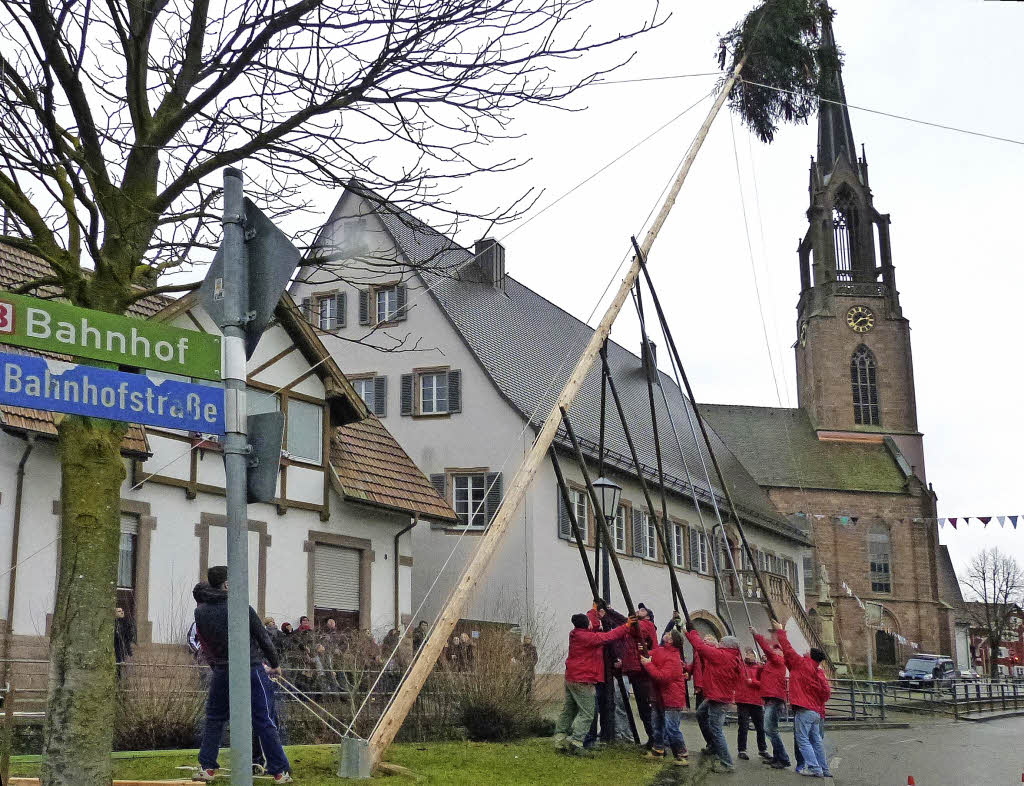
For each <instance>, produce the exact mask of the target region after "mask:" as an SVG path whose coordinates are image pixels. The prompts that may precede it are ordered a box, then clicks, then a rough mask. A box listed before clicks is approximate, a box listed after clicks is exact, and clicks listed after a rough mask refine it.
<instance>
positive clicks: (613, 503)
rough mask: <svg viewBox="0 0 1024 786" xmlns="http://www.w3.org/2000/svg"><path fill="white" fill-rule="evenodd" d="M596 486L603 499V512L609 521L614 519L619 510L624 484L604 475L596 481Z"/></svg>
mask: <svg viewBox="0 0 1024 786" xmlns="http://www.w3.org/2000/svg"><path fill="white" fill-rule="evenodd" d="M594 488H595V489H596V490H597V493H598V496H599V497H600V499H601V512H603V513H604V517H605V519H606V520H607V521H614V520H615V516H616V515H617V514H618V512H619V499H621V497H622V486H620V485H619V484H618V483H616V482H615V481H614V480H610V479H609V478H606V477H605V476H604V475H602V476H601V477H599V478H598V479H597V480H595V481H594Z"/></svg>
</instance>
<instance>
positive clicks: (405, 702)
mask: <svg viewBox="0 0 1024 786" xmlns="http://www.w3.org/2000/svg"><path fill="white" fill-rule="evenodd" d="M745 62H746V57H743V58H742V59H741V60H739V62H737V63H736V66H735V68H733V70H732V72H731V73H730V74H729V76H728V78H727V79H726V80H725V82H724V83H723V84H722V89H721V90H720V91H719V93H718V97H717V98H716V99H715V103H714V105H713V106H712V107H711V110H710V111H709V112H708V116H707V117H706V118H705V119H704V122H703V124H702V125H701V127H700V130H699V131H698V132H697V136H696V137H695V138H694V140H693V142H692V143H691V144H690V148H689V150H688V151H687V153H686V158H684V159H683V164H682V168H681V169H680V170H679V174H678V175H677V176H676V178H675V180H674V181H673V183H672V187H671V188H670V189H669V192H668V194H667V195H666V196H665V201H664V202H663V203H662V205H661V209H660V210H659V211H658V215H657V216H656V217H655V219H654V223H652V224H651V227H650V229H648V230H647V234H646V235H645V236H644V242H643V244H642V245H641V247H640V251H641V254H642V256H643V257H644V258H647V257H648V256H649V255H650V251H651V247H652V246H653V245H654V241H655V240H656V239H657V237H658V234H659V233H660V232H661V228H662V226H664V224H665V220H666V219H667V218H668V214H669V213H670V212H671V211H672V207H673V206H674V205H675V203H676V199H677V198H678V196H679V192H680V190H681V189H682V187H683V183H684V182H685V181H686V176H687V175H688V174H689V172H690V168H691V167H692V166H693V162H694V160H695V159H696V157H697V153H698V152H699V151H700V148H701V145H703V144H704V140H705V138H706V137H707V135H708V131H709V130H710V128H711V124H712V123H713V122H714V120H715V117H717V116H718V113H719V111H720V110H721V108H722V105H723V104H725V101H726V99H727V97H728V96H729V93H730V91H731V90H732V88H733V85H734V84H735V83H736V80H737V79H738V78H739V75H740V71H741V70H742V69H743V64H744V63H745ZM639 274H640V257H639V256H634V257H633V261H632V264H631V265H630V267H629V271H628V272H627V273H626V276H625V278H623V279H622V283H621V284H619V289H618V291H617V292H616V293H615V298H614V299H613V300H612V302H611V305H609V306H608V310H607V311H606V312H605V314H604V316H603V317H602V319H601V322H600V323H599V324H598V326H597V328H596V329H595V330H594V333H593V335H592V336H591V337H590V342H589V343H588V344H587V347H586V349H585V350H584V351H583V354H582V355H581V356H580V359H579V361H578V362H577V363H576V367H575V368H574V369H573V371H572V374H571V375H570V376H569V379H568V381H567V382H566V383H565V387H564V388H562V392H561V393H560V394H559V396H558V400H557V401H556V402H555V405H554V407H552V409H551V411H550V412H549V413H548V416H547V418H546V419H545V420H544V424H543V425H542V426H541V428H540V431H539V432H538V434H537V439H536V440H535V441H534V443H533V447H532V448H530V452H529V453H528V454H527V456H526V458H525V459H524V460H523V463H522V465H521V466H520V467H519V470H518V472H516V474H515V477H514V478H513V479H512V483H511V485H510V486H509V489H508V493H507V494H506V495H505V499H504V500H503V501H502V503H501V505H500V506H499V507H498V510H497V512H496V513H495V516H494V519H493V521H492V522H491V525H490V527H488V528H487V531H486V532H485V533H484V535H483V537H482V538H481V541H480V545H479V547H478V548H477V551H476V553H475V554H474V555H473V558H472V560H471V561H470V563H469V564H468V565H467V566H466V569H465V570H464V571H463V573H462V576H461V577H460V578H459V582H458V584H457V585H456V587H455V589H454V591H453V592H452V594H451V597H450V599H449V601H448V604H447V605H446V606H445V608H444V610H443V611H442V612H441V616H440V617H439V618H438V620H437V623H436V624H435V625H434V628H433V629H432V630H431V632H430V634H429V635H428V636H427V638H426V640H425V641H424V642H423V644H422V646H421V647H420V650H419V654H418V657H417V658H416V661H415V663H414V664H413V666H412V669H411V670H410V671H409V673H408V675H407V676H406V678H405V680H403V682H402V684H401V685H400V686H399V688H398V691H397V693H396V694H395V697H394V700H393V701H392V702H391V705H390V706H389V707H388V709H387V710H386V711H385V712H384V714H383V715H382V716H381V718H380V720H379V721H378V723H377V725H376V727H375V728H374V730H373V733H372V734H371V735H370V737H369V740H368V744H369V755H370V761H371V763H372V765H376V764H377V763H378V762H379V761H380V760H381V757H382V756H383V754H384V751H385V750H387V748H388V746H389V745H390V744H391V743H392V741H393V740H394V739H395V735H396V734H398V730H399V729H400V728H401V727H402V723H403V722H404V721H405V718H406V716H407V715H408V714H409V711H410V710H411V709H412V705H413V704H414V703H415V701H416V697H417V696H419V693H420V691H421V690H422V689H423V685H424V684H425V683H426V681H427V677H428V676H429V675H430V672H431V671H432V670H433V668H434V664H435V663H436V662H437V659H438V658H439V657H440V655H441V651H442V650H443V648H444V645H445V642H446V641H447V640H448V638H449V637H450V636H451V634H452V631H454V630H455V625H456V624H457V623H458V621H459V619H460V617H461V616H462V612H463V611H464V609H465V608H466V604H467V603H468V602H469V599H470V596H471V593H472V590H473V587H474V586H475V585H476V583H477V581H478V580H479V579H480V577H481V576H482V575H483V573H484V570H486V568H487V565H488V564H489V563H490V561H491V558H492V557H493V556H494V553H495V552H496V551H497V549H498V546H499V545H500V544H501V541H502V539H503V538H504V537H505V533H506V532H508V529H509V526H510V525H511V523H512V520H513V517H514V516H515V514H516V511H517V510H518V509H519V506H520V504H521V503H522V501H523V498H524V497H525V496H526V492H527V490H528V489H529V487H530V484H531V483H532V482H533V478H534V476H535V475H536V474H537V470H538V469H540V466H541V463H542V462H543V461H544V457H545V455H546V453H547V451H548V448H549V447H550V446H551V443H552V442H553V441H554V439H555V434H556V433H557V431H558V426H559V423H560V422H561V419H562V409H563V408H564V409H565V410H568V409H569V406H570V405H571V404H572V402H573V399H575V398H576V394H577V393H579V390H580V387H581V386H582V385H583V381H584V379H586V376H587V373H588V372H589V371H590V367H591V366H592V365H593V363H594V361H595V360H596V359H597V356H598V353H599V352H600V350H601V347H602V346H603V345H604V342H605V340H606V339H607V338H608V334H609V333H610V332H611V328H612V324H613V323H614V322H615V319H616V317H618V315H619V311H620V310H621V309H622V305H623V304H624V303H625V302H626V298H627V297H628V296H629V291H630V289H631V288H632V287H633V284H634V283H635V282H636V280H637V277H638V275H639Z"/></svg>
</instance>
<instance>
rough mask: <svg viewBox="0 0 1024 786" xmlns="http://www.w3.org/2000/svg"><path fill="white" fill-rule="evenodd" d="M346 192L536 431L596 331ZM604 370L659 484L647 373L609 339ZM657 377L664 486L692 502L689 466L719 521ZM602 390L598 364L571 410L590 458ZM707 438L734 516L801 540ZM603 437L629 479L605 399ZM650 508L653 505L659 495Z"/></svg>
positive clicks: (674, 402) (683, 421) (670, 391)
mask: <svg viewBox="0 0 1024 786" xmlns="http://www.w3.org/2000/svg"><path fill="white" fill-rule="evenodd" d="M353 190H355V191H357V193H361V194H362V195H363V196H367V197H369V199H370V200H371V201H372V202H373V203H374V204H375V205H376V207H377V213H378V215H379V216H380V218H381V220H382V221H383V222H384V225H385V226H386V228H387V230H388V232H389V233H390V234H391V236H392V238H393V239H394V241H395V243H396V244H397V246H398V248H399V250H400V251H401V252H402V254H403V256H404V257H405V258H406V260H407V261H408V262H409V263H410V265H412V266H413V267H414V268H417V267H418V274H419V275H420V277H421V278H422V280H423V281H424V282H425V284H426V285H427V287H428V288H429V291H430V294H431V295H432V297H433V299H434V300H435V301H436V302H437V304H438V305H439V306H440V308H441V309H442V311H443V312H444V313H445V315H446V316H447V318H448V319H449V321H450V322H451V324H452V326H453V327H454V328H455V329H456V330H457V331H458V333H459V334H460V335H461V336H462V338H463V340H464V341H465V343H466V345H467V346H468V347H469V349H470V351H471V352H473V354H474V355H475V356H476V358H477V359H478V360H479V362H480V364H481V365H482V366H483V368H484V369H485V370H486V372H487V373H488V374H489V375H490V377H491V379H492V380H493V381H494V384H495V385H496V386H497V388H498V390H499V391H500V393H501V394H502V395H503V396H504V398H505V399H506V400H507V401H508V402H509V403H510V404H511V405H512V406H513V407H514V408H515V409H516V410H518V411H519V412H520V413H521V414H522V415H523V416H524V417H527V418H531V419H532V422H533V423H534V425H535V426H539V424H540V423H541V422H543V420H544V418H545V417H546V416H547V414H548V412H549V411H550V409H551V408H552V407H553V406H554V403H555V400H556V398H557V396H558V393H559V392H560V390H561V388H562V386H563V385H564V384H565V382H566V380H567V379H568V377H569V374H570V373H571V372H572V369H573V367H574V366H575V364H576V361H577V360H578V358H579V356H580V355H581V353H582V352H583V348H584V347H585V346H586V344H587V342H588V341H589V339H590V337H591V335H592V334H593V329H592V328H590V327H589V326H588V325H586V324H585V323H584V322H582V321H580V320H578V319H577V318H575V317H574V316H572V315H571V314H569V313H568V312H566V311H565V310H563V309H561V308H559V307H558V306H556V305H555V304H554V303H552V302H550V301H549V300H547V299H545V298H544V297H542V296H541V295H539V294H537V293H536V292H534V291H533V290H531V289H529V288H528V287H526V286H524V285H523V284H522V283H520V282H519V281H516V280H515V279H514V278H511V277H506V284H505V290H504V291H501V290H500V289H495V288H494V287H492V286H489V285H486V284H482V283H479V281H478V280H474V279H477V278H478V276H479V271H478V269H477V268H476V266H475V265H474V264H472V256H473V254H472V252H470V251H469V250H467V249H465V248H463V247H462V246H460V245H458V244H457V243H455V242H454V241H452V240H451V239H450V238H448V237H446V236H444V235H442V234H441V233H439V232H437V231H436V230H434V229H432V228H431V227H429V226H427V225H426V224H423V223H422V222H420V221H419V220H417V219H415V218H413V217H412V216H410V215H409V214H408V213H405V212H403V211H401V210H399V209H397V208H395V207H394V206H393V205H391V204H389V203H387V202H386V201H384V200H382V199H381V198H380V197H378V196H376V195H373V194H367V193H366V192H364V191H362V189H360V188H359V187H358V186H356V187H355V188H354V189H353ZM462 266H465V267H463V273H462V274H461V275H459V276H458V277H456V276H453V275H451V274H450V273H447V272H446V273H445V274H444V275H439V274H437V273H435V272H433V271H434V269H435V268H440V269H443V270H445V271H450V270H454V269H458V268H459V267H462ZM608 363H609V367H610V369H611V373H612V377H613V379H614V380H615V384H616V386H617V388H618V391H619V395H620V396H621V398H622V402H623V408H624V409H625V410H626V413H627V417H628V419H629V421H630V432H631V433H632V435H633V438H634V441H635V443H636V446H637V452H638V454H639V457H640V461H641V463H642V464H643V465H644V466H645V475H646V476H647V477H648V478H649V479H651V480H656V479H657V470H656V467H657V462H656V459H655V447H654V434H653V429H652V426H651V417H650V404H649V399H648V390H647V382H646V376H645V372H644V371H643V369H642V367H641V363H640V359H639V357H638V356H637V355H635V354H633V353H632V352H629V351H628V350H626V349H625V348H623V347H621V346H619V345H618V344H615V343H614V342H609V344H608ZM661 380H662V384H663V385H664V387H665V392H666V394H667V397H668V400H669V404H670V407H671V409H672V414H673V417H674V419H675V422H676V426H677V429H678V430H679V437H680V441H681V443H682V448H683V453H684V454H685V456H686V460H685V466H684V464H683V461H682V460H681V459H680V455H679V450H678V448H677V447H676V444H675V440H674V437H673V435H672V432H671V427H670V425H669V419H668V415H667V413H666V411H665V407H664V403H663V401H662V400H661V395H660V393H658V392H657V390H656V391H655V405H656V407H655V408H656V411H657V416H658V429H659V433H660V436H661V445H662V456H663V461H664V466H665V474H666V486H667V487H668V488H669V489H670V490H673V491H675V492H677V493H678V494H680V495H682V496H686V497H689V496H690V492H689V485H688V483H687V479H686V468H687V467H688V468H689V471H690V475H691V477H692V479H693V483H694V486H695V488H696V492H697V493H696V496H697V498H698V499H699V500H701V501H704V502H710V499H711V494H710V492H711V491H712V490H713V491H714V494H715V496H716V498H717V499H718V502H719V505H720V506H722V507H723V514H724V512H725V511H724V508H725V501H724V495H723V493H722V491H721V489H720V488H718V485H717V483H714V482H713V483H712V484H711V488H709V487H708V483H707V481H706V480H705V477H704V470H703V469H702V467H701V461H700V455H699V453H698V446H697V444H696V442H695V441H694V439H693V436H692V435H691V433H690V426H689V423H688V420H687V412H688V404H687V403H686V400H685V397H684V396H683V395H682V393H681V391H680V390H679V388H678V387H677V386H676V385H675V383H674V382H673V381H672V380H671V379H670V378H669V377H668V376H666V375H665V374H661ZM600 384H601V372H600V363H596V364H595V365H594V366H593V367H592V368H591V370H590V373H589V374H588V375H587V378H586V381H585V382H584V384H583V388H582V390H581V391H580V393H579V395H578V396H577V397H576V400H575V401H574V402H573V405H572V407H571V409H570V413H569V414H570V416H571V418H572V422H573V428H574V429H575V431H576V433H577V436H578V437H579V439H580V441H581V443H582V444H583V446H584V450H585V451H586V452H587V453H588V454H589V455H591V456H596V453H597V443H598V440H599V437H600V435H599V413H600ZM691 414H692V413H691ZM559 438H560V441H562V443H563V444H564V443H565V437H564V434H562V433H561V432H560V434H559ZM711 439H712V443H713V446H714V451H715V455H716V456H717V457H718V460H719V462H720V464H721V465H722V470H723V472H724V473H725V475H726V477H727V478H728V481H729V484H730V491H731V492H732V494H733V498H734V500H735V501H736V504H737V506H738V507H739V509H740V513H741V515H742V516H744V518H745V519H753V520H754V521H756V522H757V524H758V525H759V526H761V527H764V528H766V529H769V530H771V531H773V532H776V533H778V534H780V535H783V536H785V537H788V538H791V539H793V540H795V541H797V542H800V543H803V544H806V543H808V541H807V540H806V536H805V535H804V534H803V533H802V532H801V531H800V530H798V529H796V528H795V527H793V526H792V525H791V524H789V522H788V521H786V519H785V518H784V517H783V516H782V515H781V514H780V513H779V512H778V510H776V509H775V507H774V506H773V505H772V503H771V501H770V500H769V499H768V496H767V494H766V493H765V491H764V490H763V489H762V488H761V487H760V486H759V485H758V484H757V482H756V481H755V480H754V478H753V477H751V475H750V474H749V473H748V472H747V471H746V469H745V468H744V467H743V465H742V463H741V462H740V461H739V460H738V459H737V458H736V456H734V455H733V453H732V452H730V450H729V449H728V448H727V447H726V446H725V443H723V442H722V441H721V439H720V438H719V437H718V435H717V434H715V433H714V432H713V431H712V433H711ZM605 440H606V450H607V453H606V460H607V461H608V463H609V464H611V465H612V466H614V467H617V468H618V469H619V470H621V471H623V472H625V473H627V474H634V471H633V464H632V461H631V459H630V454H629V448H628V446H627V444H626V440H625V436H624V433H623V430H622V426H621V423H620V422H619V420H618V417H617V416H616V414H615V411H614V408H613V404H612V402H611V398H610V396H609V400H608V413H607V424H606V433H605ZM701 450H702V451H703V452H704V458H705V463H706V464H707V467H708V471H709V472H710V473H712V477H714V475H713V469H712V466H711V462H710V460H708V458H707V454H706V449H705V448H703V446H702V447H701ZM653 493H654V490H653V489H652V494H653ZM654 501H655V505H656V506H657V504H658V500H657V496H656V495H655V497H654ZM633 502H640V501H639V500H633Z"/></svg>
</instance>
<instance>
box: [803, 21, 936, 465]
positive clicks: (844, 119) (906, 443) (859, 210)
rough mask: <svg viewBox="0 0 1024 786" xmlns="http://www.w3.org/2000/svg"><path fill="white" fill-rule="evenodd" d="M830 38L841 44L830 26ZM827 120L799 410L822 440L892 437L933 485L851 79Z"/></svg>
mask: <svg viewBox="0 0 1024 786" xmlns="http://www.w3.org/2000/svg"><path fill="white" fill-rule="evenodd" d="M825 25H826V27H825V36H826V37H827V38H828V39H829V40H831V39H832V27H831V23H830V22H826V23H825ZM824 97H825V98H830V99H832V100H833V101H835V102H837V103H827V102H825V101H822V102H821V106H820V109H819V112H818V151H817V158H816V159H813V158H812V159H811V170H810V185H809V193H810V207H809V208H808V210H807V218H808V223H809V226H808V229H807V234H806V235H805V236H804V238H803V239H802V240H801V241H800V245H799V247H798V253H799V258H800V301H799V304H798V305H797V324H796V328H797V342H796V344H795V349H796V371H797V388H798V394H799V403H800V406H801V408H803V409H804V410H805V411H806V412H807V413H808V414H809V415H810V418H811V422H812V424H813V425H814V428H815V429H816V430H817V431H818V435H819V437H820V438H825V439H842V440H846V439H849V440H870V439H872V438H873V439H879V438H880V437H882V436H891V437H892V438H893V439H894V440H895V442H896V444H897V445H898V446H899V448H900V450H901V451H902V452H903V454H904V456H905V457H906V459H907V460H908V462H909V463H910V464H912V465H913V467H914V474H916V475H917V476H918V477H919V478H920V479H921V480H924V451H923V447H922V444H921V435H920V433H919V432H918V428H917V403H916V400H915V395H914V370H913V363H912V361H911V352H910V323H909V322H908V321H907V319H906V318H905V317H904V316H903V311H902V309H901V308H900V299H899V292H898V291H897V289H896V273H895V269H894V267H893V262H892V251H891V248H890V244H889V215H888V214H884V213H879V212H878V211H877V210H876V209H875V206H874V200H873V196H872V193H871V188H870V184H869V182H868V165H867V158H866V156H865V154H864V153H863V152H862V154H861V156H860V157H858V156H857V151H856V148H855V146H854V140H853V129H852V127H851V125H850V114H849V111H848V109H847V108H846V91H845V89H844V86H843V78H842V72H841V71H840V70H839V69H836V71H835V75H834V77H833V78H832V80H831V84H830V85H829V86H828V88H827V92H826V93H825V96H824Z"/></svg>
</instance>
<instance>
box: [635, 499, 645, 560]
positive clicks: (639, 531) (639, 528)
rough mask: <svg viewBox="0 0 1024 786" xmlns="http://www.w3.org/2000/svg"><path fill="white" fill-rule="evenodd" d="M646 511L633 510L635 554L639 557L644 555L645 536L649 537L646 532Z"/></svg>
mask: <svg viewBox="0 0 1024 786" xmlns="http://www.w3.org/2000/svg"><path fill="white" fill-rule="evenodd" d="M644 529H645V527H644V512H643V511H642V510H637V509H634V510H633V554H635V555H636V556H638V557H642V556H643V555H644V538H646V537H647V533H646V532H644Z"/></svg>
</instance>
